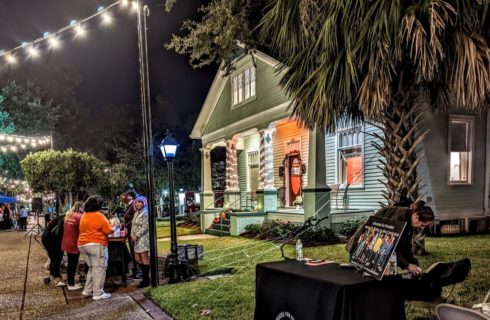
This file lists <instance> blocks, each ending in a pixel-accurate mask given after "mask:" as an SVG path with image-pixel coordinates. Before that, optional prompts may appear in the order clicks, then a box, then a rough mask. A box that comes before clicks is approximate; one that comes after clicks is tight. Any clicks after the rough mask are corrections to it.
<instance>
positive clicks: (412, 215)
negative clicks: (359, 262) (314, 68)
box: [346, 201, 434, 276]
mask: <svg viewBox="0 0 490 320" xmlns="http://www.w3.org/2000/svg"><path fill="white" fill-rule="evenodd" d="M374 216H376V217H381V218H387V219H390V220H399V221H403V222H406V223H407V225H406V227H405V229H404V230H403V233H402V234H401V236H400V240H399V241H398V245H397V247H396V258H397V264H398V266H399V267H400V268H402V269H407V270H408V272H410V273H411V274H412V275H414V276H418V275H420V274H421V273H422V269H420V267H419V266H418V265H419V262H418V260H417V259H416V258H415V257H414V255H413V252H412V237H413V232H414V229H420V228H425V227H431V226H432V225H433V223H434V212H433V211H432V209H431V208H430V207H428V206H426V205H425V202H424V201H417V202H415V203H413V204H412V205H411V206H410V208H405V207H396V206H391V207H385V208H382V209H380V210H378V212H376V213H375V214H374ZM363 231H364V225H363V226H361V228H359V230H357V231H356V233H355V234H354V235H353V236H352V237H351V239H350V240H349V242H348V243H347V246H346V249H347V251H349V252H350V253H352V252H353V250H355V246H354V244H356V243H357V239H358V238H359V237H360V235H361V234H362V233H363Z"/></svg>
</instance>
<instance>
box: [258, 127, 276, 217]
mask: <svg viewBox="0 0 490 320" xmlns="http://www.w3.org/2000/svg"><path fill="white" fill-rule="evenodd" d="M275 131H276V130H275V129H274V128H267V129H263V130H260V131H259V134H260V171H259V175H260V176H259V178H260V181H259V190H257V209H258V210H259V211H275V210H277V190H276V188H275V187H274V150H273V148H272V138H273V137H274V133H275Z"/></svg>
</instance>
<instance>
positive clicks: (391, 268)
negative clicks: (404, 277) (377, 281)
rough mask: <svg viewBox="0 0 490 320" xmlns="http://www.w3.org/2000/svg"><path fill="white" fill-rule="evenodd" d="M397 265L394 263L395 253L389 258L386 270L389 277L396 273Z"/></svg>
mask: <svg viewBox="0 0 490 320" xmlns="http://www.w3.org/2000/svg"><path fill="white" fill-rule="evenodd" d="M397 269H398V265H397V262H396V253H395V252H393V253H392V254H391V257H390V261H389V262H388V270H389V273H388V274H389V275H391V276H394V275H396V273H397Z"/></svg>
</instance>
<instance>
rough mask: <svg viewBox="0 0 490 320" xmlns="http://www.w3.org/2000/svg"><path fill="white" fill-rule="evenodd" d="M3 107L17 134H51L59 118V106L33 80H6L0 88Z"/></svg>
mask: <svg viewBox="0 0 490 320" xmlns="http://www.w3.org/2000/svg"><path fill="white" fill-rule="evenodd" d="M0 95H1V96H3V98H4V101H3V109H4V111H5V112H7V113H8V114H9V116H10V119H11V120H12V122H13V123H14V124H15V127H16V130H15V133H17V134H27V135H43V134H51V132H53V129H54V127H55V125H56V122H57V121H58V120H59V108H58V107H57V106H55V105H53V100H52V99H49V98H48V97H47V96H46V93H45V92H44V91H42V90H41V89H40V88H39V87H38V86H36V85H35V84H34V83H33V82H27V83H26V84H17V83H16V82H15V81H10V82H8V83H7V84H6V85H5V86H4V87H3V88H1V92H0Z"/></svg>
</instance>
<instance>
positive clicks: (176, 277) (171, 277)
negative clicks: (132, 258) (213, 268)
mask: <svg viewBox="0 0 490 320" xmlns="http://www.w3.org/2000/svg"><path fill="white" fill-rule="evenodd" d="M178 145H179V144H178V143H177V141H176V140H175V139H174V138H173V137H172V135H171V134H167V136H166V137H165V138H164V139H163V140H162V143H161V144H160V145H159V148H160V150H161V151H162V155H163V158H164V159H165V161H166V162H167V168H168V185H169V195H170V255H169V256H168V257H167V260H166V262H165V275H166V276H167V278H168V283H177V282H180V281H182V280H183V279H182V266H181V264H180V261H179V254H178V249H177V231H176V230H177V226H176V224H175V195H174V159H175V156H176V154H177V147H178Z"/></svg>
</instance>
